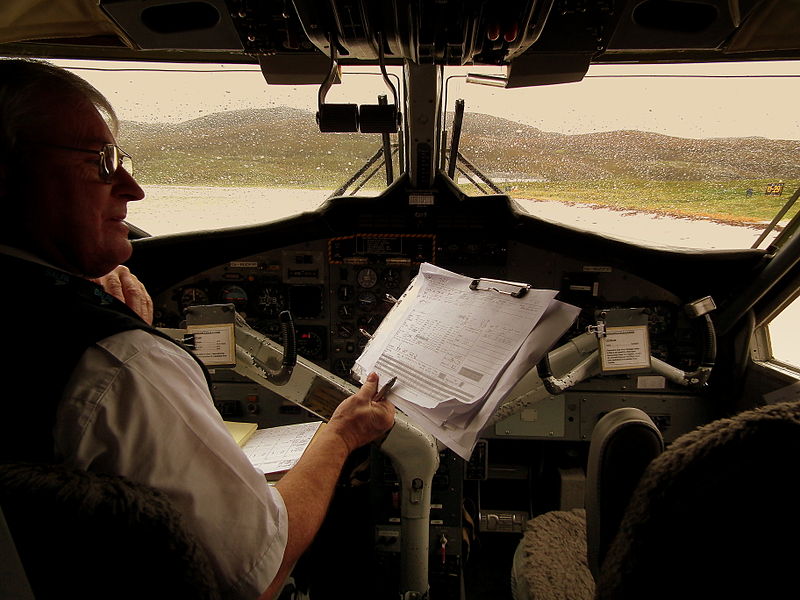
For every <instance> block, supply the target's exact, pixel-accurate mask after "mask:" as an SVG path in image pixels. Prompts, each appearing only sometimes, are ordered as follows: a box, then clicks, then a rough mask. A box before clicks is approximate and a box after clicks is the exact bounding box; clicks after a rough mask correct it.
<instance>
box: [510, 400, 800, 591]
mask: <svg viewBox="0 0 800 600" xmlns="http://www.w3.org/2000/svg"><path fill="white" fill-rule="evenodd" d="M621 410H624V411H628V414H627V415H621V414H615V413H619V411H621ZM630 411H636V409H627V408H626V409H618V410H617V411H612V412H611V413H608V414H607V415H606V416H605V417H603V419H601V420H600V421H599V422H598V425H597V427H596V428H595V432H594V434H593V436H592V440H591V447H590V461H589V465H588V469H587V495H586V505H587V506H586V511H585V513H584V511H582V510H576V511H552V512H549V513H545V514H543V515H540V516H538V517H536V518H534V519H532V520H531V521H530V522H529V523H528V528H527V531H526V533H525V535H524V538H523V540H522V541H521V543H520V545H519V547H518V548H517V552H516V555H515V560H514V566H513V569H512V591H513V595H514V597H515V598H516V600H523V599H527V598H534V599H538V600H552V599H567V598H569V599H570V600H580V599H583V598H585V599H590V598H597V599H600V600H606V599H609V600H610V599H626V600H634V599H636V600H639V599H641V598H648V599H649V600H650V599H653V600H660V599H665V600H666V599H667V598H671V599H672V598H725V597H729V598H748V597H783V596H785V595H786V594H787V593H789V590H791V589H793V588H795V587H796V586H797V582H796V580H795V578H794V573H795V571H796V565H797V553H796V551H795V550H794V548H795V545H796V542H797V540H798V539H800V514H798V511H797V506H798V502H800V478H798V477H797V464H798V459H799V458H800V403H799V402H789V403H782V404H775V405H770V406H766V407H762V408H759V409H755V410H751V411H746V412H743V413H740V414H738V415H736V416H734V417H732V418H726V419H720V420H717V421H714V422H712V423H710V424H708V425H706V426H703V427H700V428H698V429H696V430H694V431H692V432H690V433H687V434H685V435H683V436H682V437H680V438H678V439H677V440H676V441H675V442H673V443H672V444H671V445H670V446H669V448H668V449H667V450H666V451H664V452H663V453H660V452H658V451H657V450H658V449H657V440H656V444H655V445H654V439H653V438H652V437H651V439H649V440H648V439H647V437H648V436H649V434H648V433H647V431H648V430H650V427H651V426H652V421H650V420H649V418H647V416H646V415H644V414H643V413H642V414H641V415H638V416H637V415H636V414H635V413H632V412H630ZM638 412H640V413H641V411H638ZM645 419H646V420H645ZM604 421H605V422H604ZM648 421H649V423H650V424H649V425H648V423H647V422H648ZM620 422H628V423H629V426H630V427H633V428H634V429H637V428H638V429H639V430H640V431H639V433H640V434H641V435H635V436H631V435H629V434H630V432H627V433H626V432H625V428H624V427H619V426H616V425H618V424H619V423H620ZM609 424H613V425H615V426H613V427H606V426H607V425H609ZM653 429H655V427H654V426H653ZM650 431H652V430H650ZM656 431H657V430H656ZM620 436H622V437H626V436H627V437H629V438H630V439H631V440H632V439H634V438H640V439H639V440H638V442H641V443H642V446H641V449H640V450H636V449H634V448H633V447H631V446H629V447H628V448H627V449H625V451H624V452H622V453H620V452H617V451H616V450H614V446H615V445H616V444H615V443H614V441H613V440H614V438H615V437H620ZM609 439H610V440H611V443H609ZM659 439H660V436H659ZM629 441H630V440H629ZM638 442H637V443H638ZM625 446H626V444H622V445H620V446H618V447H617V450H620V449H623V448H625ZM600 449H602V451H600ZM629 454H634V455H636V456H638V457H639V458H642V459H645V460H646V459H647V457H648V456H650V458H652V462H651V463H650V464H649V466H647V467H646V469H644V472H643V474H642V475H641V478H640V479H639V481H638V484H637V483H636V481H635V480H634V481H629V482H628V484H630V483H633V486H632V487H631V489H633V492H632V494H631V496H630V501H629V502H626V501H625V500H624V498H622V497H621V496H620V495H619V494H618V493H616V491H615V490H613V489H612V490H610V493H611V494H612V496H611V498H608V499H607V498H604V497H603V496H604V494H607V493H609V486H610V485H611V483H612V481H613V478H614V477H616V476H617V475H619V472H617V473H614V471H615V469H617V466H616V464H615V463H616V461H617V459H619V460H621V462H622V464H623V465H625V466H624V469H627V468H628V467H629V466H630V464H628V458H630V456H628V455H629ZM603 455H605V456H603ZM598 458H600V461H599V462H598ZM593 466H594V467H598V466H599V468H600V470H599V471H596V470H594V471H593ZM624 469H623V470H624ZM609 473H611V474H610V475H609ZM625 476H626V477H631V476H632V477H634V479H636V474H635V472H634V471H633V470H631V471H628V472H627V474H626V475H625ZM598 483H599V486H598ZM620 485H622V486H623V487H622V489H624V487H625V485H626V484H625V483H620ZM595 493H597V494H598V495H597V496H594V494H595ZM620 503H622V505H623V506H624V504H627V508H624V509H623V511H622V513H619V514H620V517H621V518H620V520H619V521H616V523H615V522H614V520H615V518H616V515H615V512H614V511H615V510H618V509H619V508H620ZM595 511H599V512H595ZM617 523H618V525H617Z"/></svg>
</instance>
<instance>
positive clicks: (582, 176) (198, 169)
mask: <svg viewBox="0 0 800 600" xmlns="http://www.w3.org/2000/svg"><path fill="white" fill-rule="evenodd" d="M119 139H120V145H122V147H123V148H125V149H126V150H128V151H129V152H130V153H131V154H132V155H133V156H134V165H135V167H136V176H137V179H139V180H140V181H141V182H142V183H145V184H166V185H203V186H267V187H319V188H327V189H332V188H336V187H338V186H339V185H340V184H341V183H342V182H344V181H345V180H346V179H347V178H348V177H349V176H350V175H351V174H353V173H354V172H355V171H356V170H357V169H358V168H360V167H361V166H362V165H363V164H364V163H365V162H366V161H367V159H368V158H369V157H370V156H372V155H373V154H374V153H375V152H376V151H377V150H378V148H379V147H380V142H381V138H380V136H378V135H362V134H341V133H340V134H332V133H320V132H319V130H318V128H317V125H316V123H315V120H314V113H312V112H309V111H305V110H298V109H294V108H289V107H275V108H266V109H250V110H239V111H231V112H227V113H216V114H212V115H207V116H203V117H200V118H197V119H192V120H188V121H184V122H182V123H177V124H166V123H157V124H144V123H135V122H123V123H122V124H121V131H120V136H119ZM460 149H461V151H462V153H463V154H464V155H465V156H466V157H467V158H468V159H469V160H470V161H471V162H472V163H473V164H475V165H476V166H478V167H479V168H480V169H481V170H482V171H483V172H484V173H485V174H487V175H488V176H489V177H492V178H495V179H496V180H498V181H503V182H505V183H504V184H503V185H505V186H506V187H507V188H508V189H513V191H514V195H515V196H517V197H526V198H536V199H554V200H560V201H568V202H591V203H598V204H602V205H606V206H615V207H619V208H636V209H641V208H648V207H650V208H652V209H653V210H659V211H661V212H676V213H684V214H693V215H703V216H713V217H715V218H722V219H735V220H765V219H769V218H770V217H771V216H772V215H773V214H774V213H775V211H776V210H777V206H780V204H782V202H783V201H784V200H783V199H780V198H775V197H765V196H764V195H763V190H764V187H765V185H766V184H767V183H770V182H774V181H785V182H786V193H787V194H790V193H791V192H792V191H793V190H794V189H795V188H796V187H797V185H798V184H800V161H798V156H800V142H798V141H793V140H768V139H765V138H752V137H750V138H716V139H685V138H677V137H671V136H666V135H661V134H656V133H649V132H642V131H611V132H603V133H592V134H580V135H565V134H560V133H551V132H545V131H541V130H539V129H537V128H535V127H531V126H528V125H523V124H520V123H517V122H513V121H509V120H506V119H502V118H499V117H494V116H490V115H484V114H479V113H467V114H465V116H464V124H463V128H462V138H461V142H460ZM508 182H518V183H513V184H512V183H508ZM748 189H750V190H752V192H751V193H747V190H748Z"/></svg>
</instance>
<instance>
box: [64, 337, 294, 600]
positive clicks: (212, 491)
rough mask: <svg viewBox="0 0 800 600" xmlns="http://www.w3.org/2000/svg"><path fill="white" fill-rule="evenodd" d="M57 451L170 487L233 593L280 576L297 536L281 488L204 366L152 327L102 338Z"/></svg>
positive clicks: (72, 397) (78, 373)
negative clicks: (219, 403) (227, 414)
mask: <svg viewBox="0 0 800 600" xmlns="http://www.w3.org/2000/svg"><path fill="white" fill-rule="evenodd" d="M55 439H56V453H57V456H59V457H60V458H61V460H63V461H64V462H66V463H68V464H72V465H73V466H75V467H78V468H82V469H86V470H91V471H95V472H101V473H112V474H119V475H124V476H126V477H128V478H130V479H132V480H134V481H137V482H141V483H144V484H147V485H150V486H152V487H154V488H157V489H159V490H161V491H162V492H164V493H166V494H167V495H168V496H169V497H170V499H171V500H172V502H173V504H174V505H175V507H176V508H177V510H178V511H180V512H181V513H182V514H183V516H184V518H185V519H186V521H187V523H188V526H189V527H190V529H191V530H192V531H193V533H194V534H195V535H196V536H197V538H198V540H199V541H200V543H201V544H203V545H204V546H205V548H206V550H207V552H208V554H209V557H210V558H211V561H212V563H213V564H214V567H215V569H216V571H217V578H218V580H219V581H220V584H221V587H222V592H223V595H224V596H225V597H228V598H256V597H258V595H260V594H261V593H262V592H263V591H264V590H265V589H266V588H267V586H268V585H269V584H270V582H271V581H272V579H274V577H275V575H276V574H277V571H278V567H279V566H280V564H281V561H282V559H283V553H284V550H285V547H286V541H287V534H288V531H287V530H288V521H287V515H286V507H285V505H284V502H283V499H282V498H281V496H280V493H279V492H278V491H277V490H276V489H275V488H272V487H271V486H269V485H267V483H266V481H265V479H264V476H263V474H262V473H259V472H258V471H256V470H255V469H254V468H253V466H252V465H251V464H250V462H249V461H248V459H247V457H246V456H245V455H244V453H243V452H242V451H241V449H240V448H239V446H238V445H237V444H236V442H235V441H234V440H233V438H232V437H231V435H230V434H229V433H228V430H227V428H226V427H225V425H224V423H223V422H222V419H221V417H220V415H219V413H218V412H217V410H216V409H215V407H214V405H213V402H212V399H211V396H210V393H209V391H208V387H207V384H206V381H205V378H204V376H203V373H202V370H201V369H200V367H199V366H198V365H197V364H196V363H195V361H194V359H192V357H191V356H189V355H188V354H187V353H186V352H184V351H183V350H182V349H181V348H179V347H178V346H176V345H175V344H172V343H171V342H169V341H168V340H164V339H161V338H159V337H157V336H154V335H151V334H149V333H147V332H146V331H143V330H134V331H126V332H123V333H119V334H116V335H114V336H111V337H109V338H106V339H105V340H101V341H100V342H98V343H97V344H96V345H95V346H93V347H91V348H89V349H88V350H87V351H86V353H85V354H84V355H83V357H82V359H81V361H80V363H79V364H78V366H77V368H76V370H75V371H74V373H73V375H72V377H71V379H70V382H69V384H68V386H67V388H66V391H65V396H64V399H63V401H62V404H61V406H60V408H59V415H58V419H57V424H56V428H55Z"/></svg>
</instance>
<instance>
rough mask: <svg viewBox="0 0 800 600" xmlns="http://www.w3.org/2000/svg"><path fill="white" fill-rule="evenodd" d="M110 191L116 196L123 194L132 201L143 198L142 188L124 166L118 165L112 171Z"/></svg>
mask: <svg viewBox="0 0 800 600" xmlns="http://www.w3.org/2000/svg"><path fill="white" fill-rule="evenodd" d="M111 183H112V185H113V188H112V191H113V192H114V194H116V195H118V196H125V198H126V200H127V201H128V202H134V201H136V200H141V199H142V198H144V190H143V189H142V188H141V187H140V186H139V184H138V183H136V180H135V179H134V178H133V175H131V174H130V173H128V172H127V171H126V170H125V169H124V168H122V167H119V168H118V169H117V170H116V171H115V172H114V177H113V179H112V182H111Z"/></svg>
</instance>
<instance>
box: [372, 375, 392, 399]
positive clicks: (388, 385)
mask: <svg viewBox="0 0 800 600" xmlns="http://www.w3.org/2000/svg"><path fill="white" fill-rule="evenodd" d="M395 381H397V377H392V378H391V379H390V380H389V381H387V382H386V383H384V384H383V386H382V387H381V389H379V390H378V393H377V394H376V395H375V400H374V401H375V402H380V401H381V400H383V399H384V397H386V393H387V392H388V391H389V390H390V389H391V388H392V386H393V385H394V382H395Z"/></svg>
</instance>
